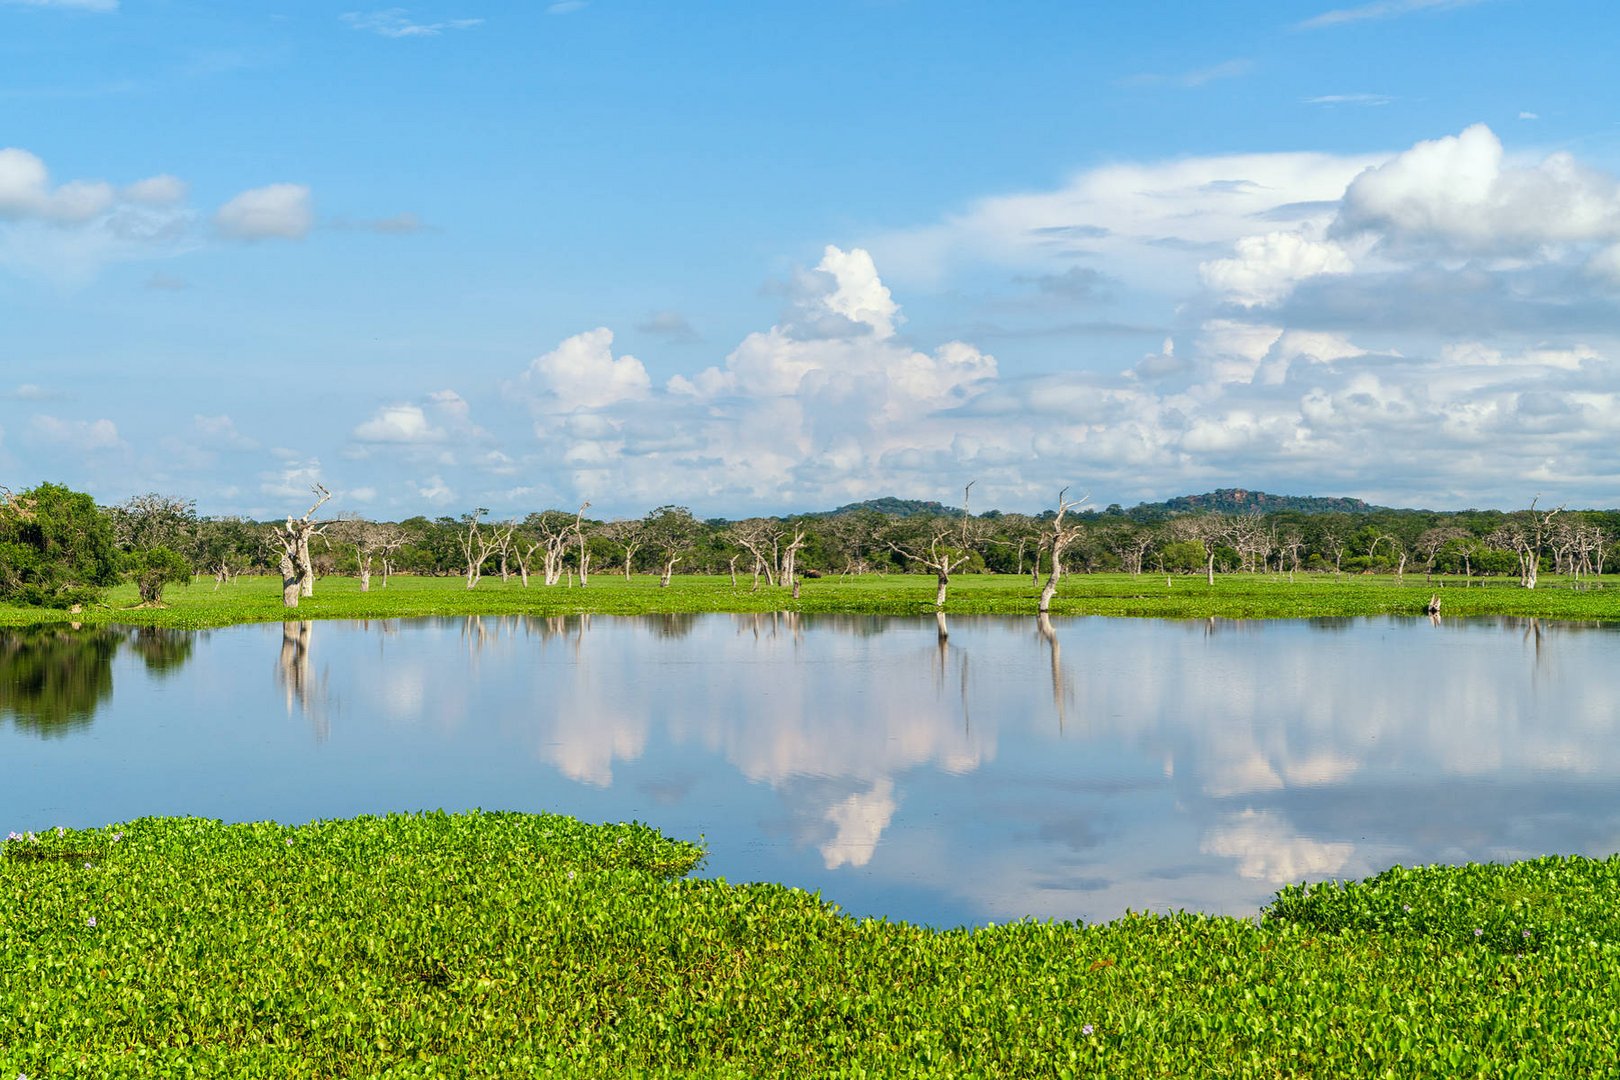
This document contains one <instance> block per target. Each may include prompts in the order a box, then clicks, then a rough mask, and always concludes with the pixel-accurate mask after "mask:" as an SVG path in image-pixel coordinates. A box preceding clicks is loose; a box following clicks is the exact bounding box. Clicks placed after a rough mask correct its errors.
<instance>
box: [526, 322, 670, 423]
mask: <svg viewBox="0 0 1620 1080" xmlns="http://www.w3.org/2000/svg"><path fill="white" fill-rule="evenodd" d="M524 378H525V379H526V380H528V381H531V382H533V383H534V384H536V385H538V386H539V387H540V388H541V389H542V390H543V391H544V392H545V393H546V394H547V395H549V400H548V402H547V406H548V407H549V408H555V409H558V410H561V411H566V410H569V409H577V408H586V409H593V408H601V407H602V406H604V405H612V404H614V403H616V402H622V401H635V400H639V399H641V398H644V397H646V396H647V394H648V392H649V390H650V388H651V385H652V383H651V380H650V379H649V378H648V377H647V369H646V368H645V367H643V366H642V363H641V361H640V360H637V359H636V358H635V357H633V356H630V355H628V354H626V355H623V356H620V357H618V358H617V359H615V358H614V356H613V331H611V330H609V329H607V328H606V327H598V328H597V329H595V330H587V331H586V332H585V333H583V334H575V335H574V336H573V337H571V338H568V339H566V340H564V341H563V342H562V343H561V344H560V345H558V346H557V347H556V348H555V349H553V350H551V351H550V352H548V353H546V354H545V355H543V356H538V357H536V358H535V359H534V360H533V361H532V362H531V363H530V364H529V370H528V372H527V374H526V375H525V376H524Z"/></svg>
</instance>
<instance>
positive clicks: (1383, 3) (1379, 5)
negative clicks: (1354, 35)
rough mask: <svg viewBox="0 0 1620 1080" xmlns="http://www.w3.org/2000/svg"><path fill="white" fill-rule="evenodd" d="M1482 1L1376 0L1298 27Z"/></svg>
mask: <svg viewBox="0 0 1620 1080" xmlns="http://www.w3.org/2000/svg"><path fill="white" fill-rule="evenodd" d="M1479 2H1480V0H1374V2H1373V3H1370V4H1362V5H1360V6H1359V7H1352V8H1337V9H1335V10H1333V11H1325V12H1323V13H1322V14H1320V15H1317V16H1314V17H1313V18H1309V19H1306V20H1305V21H1304V22H1302V23H1300V24H1299V25H1298V27H1297V28H1298V29H1300V30H1319V29H1322V28H1324V27H1329V26H1343V25H1345V24H1347V23H1357V22H1367V21H1369V20H1375V19H1396V18H1399V17H1401V16H1402V15H1412V14H1415V13H1417V12H1420V11H1444V10H1447V9H1449V8H1460V7H1471V6H1472V5H1474V4H1477V3H1479Z"/></svg>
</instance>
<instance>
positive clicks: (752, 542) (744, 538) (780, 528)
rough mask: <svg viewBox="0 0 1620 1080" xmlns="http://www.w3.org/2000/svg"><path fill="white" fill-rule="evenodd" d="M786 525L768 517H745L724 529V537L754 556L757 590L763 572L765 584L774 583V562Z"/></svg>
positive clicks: (756, 590) (754, 589)
mask: <svg viewBox="0 0 1620 1080" xmlns="http://www.w3.org/2000/svg"><path fill="white" fill-rule="evenodd" d="M786 535H787V527H786V526H784V525H783V524H782V523H781V522H779V521H773V520H771V519H770V518H747V519H745V520H743V521H739V522H737V523H736V524H734V525H732V526H731V527H730V528H728V529H727V530H726V539H728V540H730V541H731V542H732V543H734V544H737V545H738V546H739V547H741V548H743V550H745V551H747V552H748V553H749V554H750V555H752V556H753V557H754V588H753V591H755V592H758V591H759V575H760V572H761V571H764V574H765V584H766V585H770V586H774V585H775V584H776V562H777V557H778V554H779V550H780V544H781V542H782V537H784V536H786Z"/></svg>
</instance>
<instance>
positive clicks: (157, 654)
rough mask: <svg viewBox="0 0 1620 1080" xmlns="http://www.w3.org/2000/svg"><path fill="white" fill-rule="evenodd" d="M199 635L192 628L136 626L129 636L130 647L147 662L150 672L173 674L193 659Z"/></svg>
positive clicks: (160, 674)
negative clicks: (169, 628) (172, 628)
mask: <svg viewBox="0 0 1620 1080" xmlns="http://www.w3.org/2000/svg"><path fill="white" fill-rule="evenodd" d="M196 643H197V635H196V634H195V633H194V632H193V631H190V630H165V629H162V628H160V627H156V626H142V627H138V628H136V629H135V630H134V631H133V632H131V634H130V636H129V647H130V649H131V650H132V651H133V652H134V653H135V655H136V656H139V657H140V658H141V660H142V661H143V662H144V663H145V664H146V670H147V672H148V673H149V674H152V675H156V676H159V677H164V676H168V675H173V674H174V673H175V672H176V671H179V670H180V669H181V668H182V667H184V666H185V663H186V661H187V660H190V659H191V650H192V649H193V647H195V645H196Z"/></svg>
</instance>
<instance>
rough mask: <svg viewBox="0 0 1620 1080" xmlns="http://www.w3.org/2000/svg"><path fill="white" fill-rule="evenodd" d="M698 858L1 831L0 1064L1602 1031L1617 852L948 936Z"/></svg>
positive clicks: (1453, 1071)
mask: <svg viewBox="0 0 1620 1080" xmlns="http://www.w3.org/2000/svg"><path fill="white" fill-rule="evenodd" d="M33 850H37V851H39V852H40V853H41V854H44V853H47V852H60V853H62V854H63V855H64V856H66V855H67V854H69V853H71V855H72V857H71V858H67V857H61V858H55V857H38V856H30V855H25V854H23V853H24V852H28V851H33ZM700 859H701V849H700V848H698V847H697V846H695V845H692V844H687V843H681V842H677V841H673V840H669V839H666V838H664V837H662V836H660V835H659V834H658V833H656V832H655V831H654V830H652V829H651V828H648V827H647V826H644V825H637V824H631V825H602V826H587V825H583V824H580V823H579V822H576V821H573V820H571V819H568V818H562V817H556V816H550V815H523V814H491V813H477V814H458V815H448V814H440V813H433V814H422V815H393V816H389V817H384V818H373V817H367V818H358V819H355V820H352V821H321V822H314V823H311V824H308V825H303V826H298V827H286V826H282V825H277V824H274V823H255V824H240V825H224V824H220V823H217V822H211V821H204V820H198V819H144V820H140V821H134V822H130V823H128V824H124V825H118V826H109V827H107V828H105V829H100V830H88V831H64V832H62V833H61V834H58V833H57V832H56V831H55V830H52V831H49V832H45V833H38V834H35V835H34V836H32V837H29V836H27V835H24V836H13V837H12V838H11V839H9V840H7V841H6V842H5V843H4V845H3V855H0V1015H3V1016H4V1017H5V1022H4V1030H3V1035H0V1076H12V1075H18V1074H21V1075H27V1076H31V1077H38V1076H150V1075H182V1074H191V1075H199V1076H207V1075H231V1076H373V1075H384V1074H386V1075H398V1076H449V1075H456V1076H511V1075H546V1074H548V1073H554V1074H557V1075H571V1076H572V1075H603V1076H605V1075H623V1074H625V1073H627V1072H630V1073H635V1072H653V1073H660V1074H682V1075H689V1074H700V1075H727V1076H761V1075H782V1076H786V1075H794V1076H800V1075H1043V1076H1045V1075H1058V1076H1063V1075H1069V1076H1074V1075H1119V1076H1185V1075H1213V1076H1224V1075H1231V1076H1249V1075H1265V1076H1272V1075H1283V1074H1298V1075H1351V1074H1354V1075H1378V1074H1384V1073H1389V1074H1398V1075H1403V1076H1418V1075H1432V1076H1455V1075H1490V1076H1506V1075H1529V1074H1535V1075H1570V1076H1574V1075H1591V1074H1594V1073H1597V1072H1602V1071H1603V1070H1604V1069H1605V1068H1607V1067H1608V1066H1609V1065H1610V1064H1612V1062H1613V1061H1614V1060H1615V1057H1616V1055H1617V1054H1620V1025H1617V1024H1616V1023H1615V1022H1614V1017H1615V1016H1616V1015H1617V1013H1620V989H1617V987H1620V978H1617V976H1620V933H1617V930H1620V922H1617V920H1616V919H1615V917H1614V915H1613V914H1612V912H1611V910H1610V908H1611V907H1612V906H1613V905H1612V897H1613V895H1614V885H1615V882H1616V879H1617V877H1620V861H1617V860H1615V859H1609V860H1591V859H1561V858H1549V859H1538V860H1533V861H1531V862H1526V863H1519V864H1514V865H1511V866H1506V867H1459V868H1442V867H1424V868H1416V869H1411V870H1406V869H1399V868H1397V869H1395V870H1391V871H1389V872H1388V873H1387V874H1384V875H1380V876H1379V877H1377V878H1373V879H1369V880H1368V881H1366V882H1361V883H1355V884H1349V885H1336V884H1335V885H1314V886H1304V885H1301V886H1296V887H1291V888H1289V889H1285V890H1283V891H1282V893H1281V894H1280V895H1279V896H1278V899H1277V901H1276V902H1275V903H1274V904H1273V905H1272V906H1271V907H1270V908H1268V909H1267V910H1266V912H1264V913H1263V915H1262V917H1261V918H1259V919H1253V918H1248V919H1240V918H1227V917H1214V916H1207V915H1198V914H1191V913H1185V912H1180V913H1174V914H1169V915H1146V914H1128V915H1126V916H1125V917H1123V918H1121V919H1118V920H1116V921H1114V922H1112V923H1109V924H1106V925H1093V926H1084V925H1080V924H1075V923H1039V922H1018V923H1013V924H1011V925H1005V926H993V927H983V928H978V929H956V930H947V931H938V930H931V929H926V928H921V927H915V926H910V925H907V924H904V923H896V922H888V921H884V920H877V919H867V920H857V919H852V918H849V917H847V916H845V915H842V914H841V913H840V912H838V910H837V909H836V908H834V907H832V906H830V905H828V904H826V903H824V902H823V901H821V900H820V899H819V898H818V897H816V896H812V895H810V894H807V893H804V892H801V891H798V890H795V889H789V888H784V887H781V886H776V885H732V884H729V883H727V882H725V881H718V880H703V879H695V878H687V877H683V875H684V874H685V873H686V872H687V871H689V870H690V869H692V868H693V867H694V866H695V865H696V864H697V863H698V862H699V861H700ZM1476 930H1477V931H1479V933H1475V931H1476ZM1526 932H1528V933H1529V935H1530V936H1529V937H1525V936H1524V935H1525V933H1526ZM1515 935H1517V941H1518V942H1520V943H1525V944H1523V946H1522V947H1520V946H1519V945H1517V944H1516V943H1515V941H1514V937H1515Z"/></svg>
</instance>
